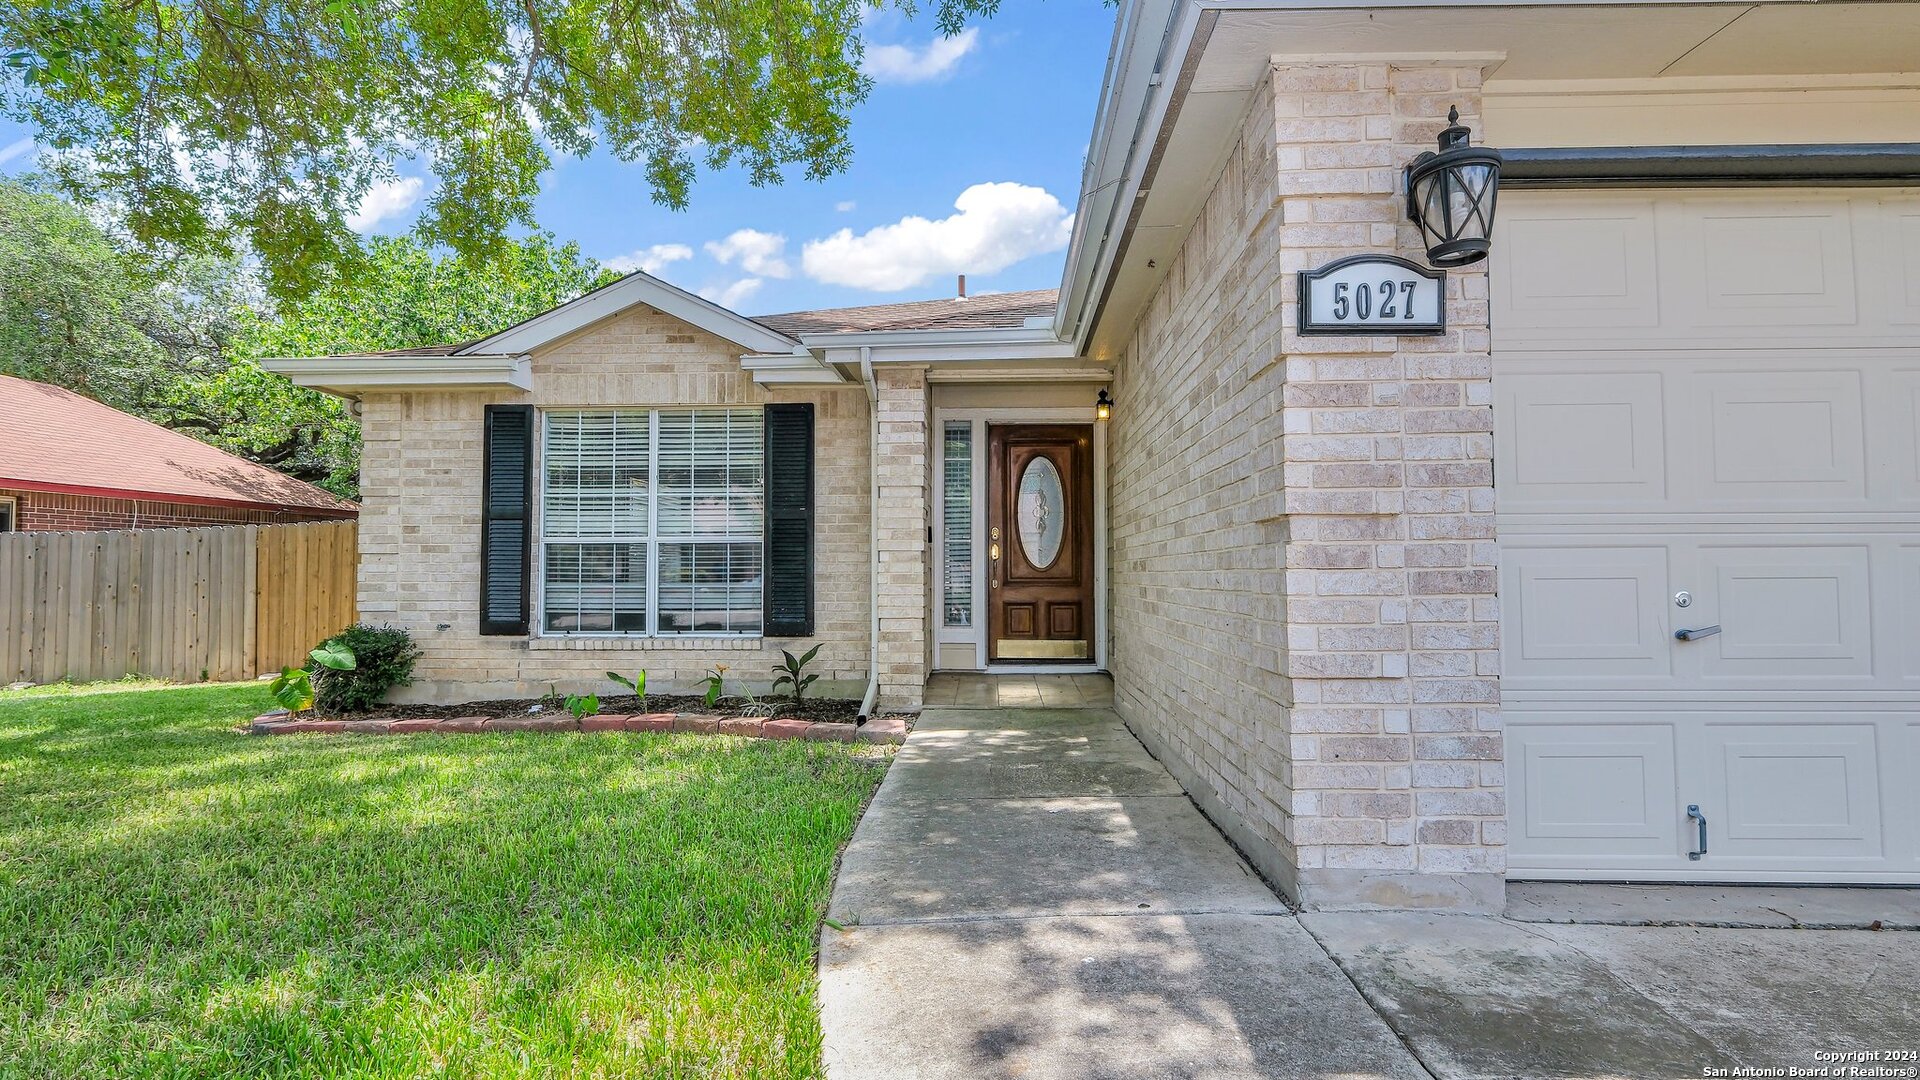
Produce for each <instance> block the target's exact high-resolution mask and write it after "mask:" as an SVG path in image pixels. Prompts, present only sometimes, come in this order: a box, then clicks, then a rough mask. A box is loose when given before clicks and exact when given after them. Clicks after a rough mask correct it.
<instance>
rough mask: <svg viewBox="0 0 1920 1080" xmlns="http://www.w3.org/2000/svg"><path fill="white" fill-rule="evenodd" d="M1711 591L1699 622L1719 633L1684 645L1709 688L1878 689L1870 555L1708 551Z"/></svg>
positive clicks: (1752, 548)
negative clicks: (1814, 684)
mask: <svg viewBox="0 0 1920 1080" xmlns="http://www.w3.org/2000/svg"><path fill="white" fill-rule="evenodd" d="M1699 557H1700V564H1701V566H1702V569H1703V572H1704V575H1705V577H1706V578H1707V580H1709V581H1711V582H1712V588H1711V589H1709V590H1706V593H1705V596H1704V597H1703V603H1702V606H1701V607H1699V608H1698V614H1697V615H1695V616H1694V618H1695V619H1697V620H1699V622H1698V624H1697V625H1718V626H1719V627H1721V632H1720V633H1718V634H1715V635H1713V636H1711V637H1707V638H1702V639H1699V640H1697V641H1689V642H1684V643H1676V644H1677V645H1678V647H1679V649H1680V650H1681V651H1682V652H1683V653H1684V654H1685V655H1687V656H1691V657H1697V658H1698V659H1699V661H1700V667H1699V671H1700V674H1701V676H1702V677H1703V678H1704V679H1706V680H1708V681H1709V682H1722V683H1725V682H1730V681H1738V682H1754V681H1763V682H1766V683H1769V684H1777V682H1778V680H1781V679H1789V678H1806V677H1813V678H1826V679H1831V678H1836V677H1838V678H1844V677H1856V678H1859V679H1863V680H1866V679H1871V677H1872V675H1873V610H1872V607H1873V605H1872V592H1871V577H1870V574H1869V567H1870V565H1871V558H1870V552H1869V549H1868V548H1867V547H1866V546H1864V545H1861V546H1849V547H1839V546H1830V545H1815V544H1805V545H1794V544H1769V545H1766V546H1757V545H1752V544H1740V545H1715V544H1703V545H1701V546H1700V548H1699Z"/></svg>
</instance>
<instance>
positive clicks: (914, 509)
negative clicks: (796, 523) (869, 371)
mask: <svg viewBox="0 0 1920 1080" xmlns="http://www.w3.org/2000/svg"><path fill="white" fill-rule="evenodd" d="M874 380H875V384H876V388H877V390H878V394H879V401H878V405H877V407H878V409H879V416H880V448H879V456H878V458H877V460H875V461H874V463H873V467H874V469H875V471H876V475H877V477H878V479H879V499H878V502H877V503H876V505H875V506H874V514H875V516H876V518H877V520H878V535H879V539H880V550H879V558H880V596H879V604H880V667H879V678H880V697H879V701H880V704H881V705H883V706H885V707H887V708H894V709H902V708H906V709H917V708H919V707H920V703H921V699H922V697H923V694H924V691H925V689H926V682H927V641H928V635H927V604H928V595H927V589H928V587H929V581H930V578H929V575H928V572H927V560H928V558H929V557H930V556H929V552H928V548H927V525H928V521H929V518H928V513H929V510H928V506H929V502H928V495H927V483H928V473H927V372H926V369H925V368H912V367H895V366H891V365H889V366H886V367H881V368H877V369H876V370H875V371H874Z"/></svg>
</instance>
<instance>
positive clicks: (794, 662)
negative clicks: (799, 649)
mask: <svg viewBox="0 0 1920 1080" xmlns="http://www.w3.org/2000/svg"><path fill="white" fill-rule="evenodd" d="M819 654H820V646H818V645H815V646H814V647H813V648H811V649H808V650H807V651H806V652H805V653H803V654H801V655H800V656H798V657H796V656H794V655H793V654H792V653H790V652H788V651H787V650H785V649H781V650H780V655H781V656H782V657H784V658H785V659H784V662H782V663H779V664H775V665H774V666H773V673H774V674H775V675H778V676H779V678H777V679H775V680H773V688H774V690H776V691H778V690H779V689H780V688H781V687H782V686H791V687H792V688H793V691H792V693H793V700H795V701H799V700H800V699H801V698H802V697H804V696H806V693H807V687H809V686H812V685H813V684H814V682H815V681H816V680H818V679H819V678H820V676H819V675H818V674H813V675H808V674H806V667H807V665H808V664H811V663H813V658H814V657H815V656H818V655H819Z"/></svg>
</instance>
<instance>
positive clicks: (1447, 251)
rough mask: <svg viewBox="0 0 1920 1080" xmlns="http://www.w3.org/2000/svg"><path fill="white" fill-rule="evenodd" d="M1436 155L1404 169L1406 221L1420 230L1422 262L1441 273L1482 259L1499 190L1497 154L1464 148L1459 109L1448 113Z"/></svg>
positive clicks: (1482, 148) (1464, 130)
mask: <svg viewBox="0 0 1920 1080" xmlns="http://www.w3.org/2000/svg"><path fill="white" fill-rule="evenodd" d="M1447 125H1448V126H1447V129H1446V130H1445V131H1442V132H1441V133H1440V149H1439V152H1437V153H1436V152H1434V151H1432V150H1429V151H1427V152H1426V153H1424V154H1421V155H1420V156H1419V157H1417V158H1414V159H1413V164H1411V165H1408V166H1407V217H1408V218H1410V219H1412V221H1413V223H1414V224H1415V225H1418V226H1419V227H1420V238H1421V239H1422V240H1424V241H1425V242H1426V245H1427V261H1428V262H1429V263H1432V264H1433V265H1434V267H1436V268H1438V269H1441V270H1446V269H1449V268H1451V267H1455V266H1471V265H1473V264H1474V263H1477V262H1479V261H1480V260H1481V259H1484V258H1486V257H1487V251H1488V250H1489V249H1490V248H1491V246H1492V245H1491V243H1490V241H1489V237H1491V236H1492V234H1493V201H1494V196H1496V195H1497V194H1499V191H1500V151H1498V150H1495V149H1493V148H1492V147H1488V146H1469V145H1467V136H1468V134H1469V132H1468V129H1467V126H1466V125H1465V124H1462V123H1461V122H1460V110H1459V109H1448V110H1447Z"/></svg>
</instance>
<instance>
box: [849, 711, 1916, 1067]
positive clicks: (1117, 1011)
mask: <svg viewBox="0 0 1920 1080" xmlns="http://www.w3.org/2000/svg"><path fill="white" fill-rule="evenodd" d="M1054 689H1055V690H1056V691H1057V692H1060V693H1065V692H1066V691H1065V690H1062V689H1061V688H1059V687H1055V688H1054ZM1019 693H1020V694H1022V695H1027V694H1028V692H1027V691H1025V690H1021V691H1019ZM1085 693H1086V692H1085V691H1082V694H1083V697H1084V696H1085ZM956 696H963V697H978V696H979V695H978V694H977V693H976V692H974V691H971V690H968V689H967V688H965V687H961V688H960V690H959V691H958V692H957V694H956ZM995 697H996V698H997V694H996V695H995ZM993 699H994V698H990V699H989V700H993ZM1516 891H1517V893H1518V899H1519V901H1520V902H1519V904H1517V905H1516V906H1517V907H1518V908H1519V909H1520V910H1519V911H1518V912H1517V914H1518V915H1520V917H1521V918H1526V919H1555V918H1565V917H1573V918H1577V919H1579V920H1580V921H1581V922H1583V923H1590V922H1592V921H1596V920H1597V921H1629V922H1631V921H1638V922H1642V923H1644V922H1646V921H1649V920H1650V919H1657V918H1658V917H1659V916H1658V913H1659V912H1660V911H1662V910H1663V909H1673V910H1675V911H1681V912H1685V913H1687V914H1688V915H1691V916H1693V917H1701V916H1709V915H1718V916H1728V915H1729V914H1731V915H1732V916H1733V917H1734V918H1735V919H1736V920H1744V919H1747V918H1749V917H1750V914H1749V910H1750V909H1751V908H1753V906H1754V905H1755V904H1762V905H1764V907H1765V909H1766V910H1769V911H1775V912H1776V917H1778V918H1780V919H1782V920H1791V921H1783V922H1781V923H1778V924H1771V925H1773V926H1791V925H1794V924H1795V923H1798V924H1799V925H1802V926H1804V925H1809V924H1817V920H1822V919H1838V918H1847V917H1856V916H1858V915H1860V914H1861V913H1866V912H1871V913H1874V914H1873V919H1874V920H1878V921H1881V923H1882V925H1886V926H1894V925H1902V924H1905V925H1912V924H1913V923H1914V922H1915V921H1916V920H1915V919H1914V917H1912V916H1911V915H1909V914H1906V913H1907V912H1910V911H1911V909H1912V907H1913V905H1914V903H1915V900H1916V897H1917V896H1920V894H1916V893H1913V892H1911V891H1896V892H1886V891H1882V892H1878V893H1872V894H1865V895H1861V896H1855V897H1840V898H1838V899H1835V898H1831V897H1829V898H1826V899H1824V900H1823V899H1822V898H1821V897H1819V896H1810V895H1808V894H1806V893H1791V892H1790V891H1789V892H1788V893H1787V894H1783V895H1773V894H1772V893H1767V892H1763V891H1750V892H1749V893H1746V894H1736V893H1728V892H1726V891H1724V890H1722V891H1719V892H1711V891H1709V892H1695V893H1691V894H1680V895H1678V896H1675V895H1674V894H1673V893H1672V892H1671V891H1670V890H1656V891H1649V890H1630V891H1629V890H1614V891H1613V892H1611V893H1603V894H1598V896H1599V898H1598V899H1596V898H1595V897H1596V894H1593V893H1591V892H1586V893H1582V892H1579V891H1577V890H1574V891H1569V890H1566V889H1563V888H1559V887H1551V888H1548V887H1536V886H1522V887H1517V890H1516ZM1775 892H1778V890H1776V891H1775ZM1629 898H1637V899H1635V900H1633V902H1632V903H1629V902H1628V899H1629ZM1648 905H1655V907H1654V908H1653V910H1654V911H1655V912H1656V914H1655V915H1654V916H1648V915H1646V914H1645V912H1646V910H1647V909H1648ZM1596 907H1597V908H1598V910H1592V909H1595V908H1596ZM829 917H830V918H832V919H833V920H834V921H835V922H837V923H839V924H841V925H842V926H844V927H846V929H845V930H836V929H834V928H832V927H827V928H825V929H824V930H823V931H822V938H821V961H820V993H821V1019H822V1022H823V1024H824V1026H825V1031H826V1048H825V1061H826V1067H827V1073H828V1076H829V1077H831V1078H833V1080H866V1078H874V1080H881V1078H885V1080H913V1078H919V1077H932V1078H944V1077H952V1078H956V1080H958V1078H963V1077H964V1078H968V1080H973V1078H981V1080H992V1078H999V1077H1009V1078H1011V1077H1018V1078H1021V1080H1054V1078H1061V1080H1065V1078H1074V1080H1080V1078H1086V1080H1092V1078H1107V1077H1113V1078H1121V1077H1127V1078H1132V1077H1141V1078H1147V1077H1192V1078H1196V1080H1197V1078H1212V1077H1222V1078H1237V1077H1327V1078H1335V1077H1338V1078H1346V1080H1351V1078H1360V1077H1428V1076H1438V1077H1444V1078H1448V1080H1452V1078H1456V1077H1460V1078H1468V1077H1472V1078H1479V1077H1487V1078H1492V1077H1585V1078H1597V1077H1676V1076H1702V1075H1732V1074H1733V1072H1732V1070H1735V1069H1737V1068H1739V1067H1742V1066H1745V1067H1749V1068H1753V1067H1760V1068H1784V1067H1788V1066H1797V1067H1800V1068H1802V1069H1816V1068H1821V1067H1832V1066H1833V1064H1834V1059H1832V1058H1825V1059H1823V1058H1821V1057H1820V1056H1819V1055H1821V1054H1822V1053H1837V1052H1844V1051H1851V1050H1861V1049H1866V1050H1874V1049H1879V1050H1892V1051H1903V1050H1904V1051H1914V1050H1920V993H1916V992H1915V989H1914V988H1915V987H1916V986H1920V933H1911V932H1905V933H1903V932H1876V931H1872V930H1806V929H1780V928H1757V927H1756V926H1754V925H1752V924H1747V925H1744V926H1743V925H1738V924H1736V925H1735V926H1731V927H1725V928H1713V929H1709V928H1704V927H1694V926H1648V925H1554V924H1552V923H1551V922H1526V921H1520V920H1519V919H1515V918H1504V919H1502V918H1488V917H1484V916H1464V915H1431V914H1417V913H1402V912H1315V913H1308V914H1304V915H1301V916H1298V917H1296V916H1294V915H1291V914H1289V913H1288V909H1287V907H1286V906H1285V905H1284V904H1282V903H1281V902H1280V900H1279V899H1278V898H1276V897H1275V896H1274V895H1273V893H1271V892H1270V891H1268V889H1267V888H1266V886H1265V885H1263V884H1262V883H1261V882H1260V881H1259V879H1258V878H1256V877H1255V876H1254V875H1253V873H1252V872H1251V871H1250V870H1249V869H1248V868H1247V866H1246V865H1245V864H1244V863H1243V862H1242V861H1241V860H1240V858H1239V857H1238V855H1237V854H1236V853H1235V852H1234V851H1233V850H1232V848H1230V847H1229V846H1228V845H1227V843H1226V842H1225V841H1224V840H1223V839H1221V837H1220V835H1219V833H1217V832H1216V831H1215V830H1214V828H1213V826H1212V825H1211V824H1210V823H1209V822H1207V821H1206V820H1205V819H1204V818H1203V817H1201V815H1200V813H1199V812H1198V811H1197V810H1195V809H1194V807H1193V804H1192V803H1190V802H1189V801H1188V800H1187V798H1186V797H1185V796H1184V795H1183V794H1181V791H1180V788H1179V787H1178V785H1176V784H1175V783H1174V781H1173V778H1172V777H1171V776H1169V775H1168V774H1167V771H1166V770H1165V769H1163V768H1161V767H1160V765H1159V763H1158V762H1156V761H1154V760H1153V758H1152V757H1150V756H1149V755H1148V754H1147V753H1146V752H1145V751H1144V750H1143V749H1141V747H1140V744H1139V743H1138V742H1136V741H1135V740H1134V738H1133V736H1132V735H1131V734H1129V733H1128V732H1127V730H1126V728H1125V727H1124V726H1122V725H1121V723H1120V722H1119V720H1118V719H1117V718H1116V717H1115V716H1114V714H1113V713H1112V712H1111V711H1109V710H1107V709H1104V708H1093V707H1082V708H1029V709H1008V708H1002V707H998V706H990V707H981V708H972V709H966V708H937V709H930V710H928V711H927V712H926V713H925V714H924V715H923V716H922V717H921V719H920V723H919V726H918V727H917V728H916V729H915V730H914V733H913V734H912V736H911V737H909V738H908V740H907V744H906V746H904V747H903V748H902V749H901V750H900V753H899V756H898V758H897V759H896V760H895V762H894V764H893V767H892V769H891V770H890V771H889V773H888V775H887V779H886V782H885V783H884V784H883V785H882V786H881V789H880V793H879V795H878V796H877V797H876V798H875V800H874V803H873V805H872V807H871V808H869V809H868V811H867V814H866V816H865V817H864V818H863V819H862V820H861V822H860V827H859V829H858V831H857V832H855V834H854V837H853V841H852V843H851V844H850V845H849V846H848V849H847V852H846V856H845V858H844V860H843V862H842V865H841V869H840V876H839V879H838V882H837V883H836V886H835V888H834V894H833V901H832V904H831V907H830V911H829ZM1870 922H1871V920H1870ZM1869 924H1870V923H1869ZM1766 925H1769V924H1762V926H1766ZM1863 925H1867V924H1863ZM1864 1064H1865V1067H1869V1068H1873V1067H1892V1068H1911V1067H1912V1066H1913V1064H1914V1063H1913V1062H1911V1061H1899V1060H1892V1059H1884V1058H1883V1059H1881V1061H1880V1062H1878V1063H1874V1062H1872V1061H1871V1060H1870V1059H1869V1060H1868V1061H1867V1062H1866V1063H1864ZM1716 1069H1717V1070H1727V1071H1724V1072H1719V1073H1717V1074H1716V1073H1712V1072H1709V1071H1708V1070H1716ZM1803 1075H1817V1074H1813V1073H1806V1074H1803ZM1830 1075H1848V1074H1846V1073H1831V1074H1830ZM1852 1075H1874V1074H1870V1073H1856V1074H1852ZM1886 1075H1895V1074H1886ZM1900 1075H1909V1076H1910V1075H1913V1074H1912V1073H1905V1074H1900Z"/></svg>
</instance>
